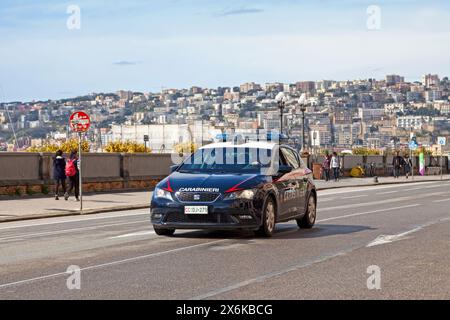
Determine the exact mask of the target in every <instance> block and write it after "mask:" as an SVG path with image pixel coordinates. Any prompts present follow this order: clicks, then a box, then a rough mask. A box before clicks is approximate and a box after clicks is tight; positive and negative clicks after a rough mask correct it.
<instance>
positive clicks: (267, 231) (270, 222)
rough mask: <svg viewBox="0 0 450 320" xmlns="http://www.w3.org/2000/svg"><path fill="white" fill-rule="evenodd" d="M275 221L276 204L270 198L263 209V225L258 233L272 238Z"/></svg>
mask: <svg viewBox="0 0 450 320" xmlns="http://www.w3.org/2000/svg"><path fill="white" fill-rule="evenodd" d="M275 219H276V211H275V202H274V201H273V199H272V198H269V199H268V200H267V201H266V205H265V206H264V209H263V215H262V220H263V222H262V225H261V227H260V228H259V229H258V231H257V232H256V233H257V234H258V235H259V236H262V237H271V236H272V235H273V232H274V230H275Z"/></svg>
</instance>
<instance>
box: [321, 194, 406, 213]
mask: <svg viewBox="0 0 450 320" xmlns="http://www.w3.org/2000/svg"><path fill="white" fill-rule="evenodd" d="M411 199H413V197H401V198H396V199H387V200H383V203H392V202H401V201H406V200H411ZM319 201H320V200H319ZM379 204H380V201H372V202H362V203H352V204H346V205H342V206H337V207H328V208H323V209H322V208H321V209H320V210H318V211H319V212H324V211H333V210H338V209H350V208H359V207H368V206H372V205H379Z"/></svg>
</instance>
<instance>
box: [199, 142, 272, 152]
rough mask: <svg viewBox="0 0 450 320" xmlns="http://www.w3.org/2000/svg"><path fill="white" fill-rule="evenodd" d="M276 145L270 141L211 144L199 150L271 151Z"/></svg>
mask: <svg viewBox="0 0 450 320" xmlns="http://www.w3.org/2000/svg"><path fill="white" fill-rule="evenodd" d="M277 145H278V144H277V143H275V142H271V141H249V142H246V143H240V144H236V143H233V142H231V141H228V142H217V143H211V144H208V145H206V146H203V147H201V148H200V149H215V148H253V149H267V150H272V149H274V148H275V146H277Z"/></svg>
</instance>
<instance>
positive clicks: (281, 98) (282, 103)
mask: <svg viewBox="0 0 450 320" xmlns="http://www.w3.org/2000/svg"><path fill="white" fill-rule="evenodd" d="M275 100H277V103H278V108H279V109H280V134H282V133H283V112H284V107H285V106H286V96H285V94H284V92H280V93H279V94H277V96H276V97H275Z"/></svg>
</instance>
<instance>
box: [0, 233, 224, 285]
mask: <svg viewBox="0 0 450 320" xmlns="http://www.w3.org/2000/svg"><path fill="white" fill-rule="evenodd" d="M228 240H229V239H222V240H216V241H210V242H205V243H200V244H195V245H192V246H187V247H181V248H176V249H171V250H167V251H161V252H155V253H150V254H147V255H143V256H138V257H133V258H128V259H123V260H116V261H113V262H108V263H102V264H98V265H93V266H89V267H85V268H81V269H80V271H86V270H93V269H99V268H104V267H109V266H114V265H120V264H124V263H127V262H133V261H137V260H142V259H148V258H154V257H159V256H162V255H166V254H170V253H174V252H180V251H184V250H190V249H195V248H200V247H204V246H208V245H211V244H214V243H219V242H225V241H228ZM63 275H67V273H66V272H59V273H54V274H49V275H46V276H41V277H36V278H31V279H26V280H20V281H15V282H10V283H5V284H2V285H0V289H3V288H7V287H11V286H16V285H21V284H25V283H30V282H35V281H41V280H46V279H51V278H56V277H60V276H63Z"/></svg>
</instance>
